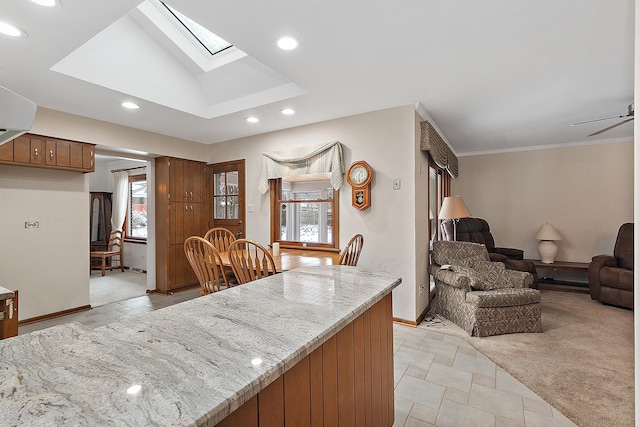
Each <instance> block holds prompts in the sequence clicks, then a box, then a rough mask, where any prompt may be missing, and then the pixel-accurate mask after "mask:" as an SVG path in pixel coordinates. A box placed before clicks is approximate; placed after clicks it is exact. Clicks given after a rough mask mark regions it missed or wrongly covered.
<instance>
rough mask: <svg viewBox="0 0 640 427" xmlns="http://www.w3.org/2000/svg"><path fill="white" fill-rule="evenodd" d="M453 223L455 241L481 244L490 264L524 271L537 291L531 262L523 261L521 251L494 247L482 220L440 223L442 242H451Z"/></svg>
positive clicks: (535, 274)
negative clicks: (501, 264) (487, 253)
mask: <svg viewBox="0 0 640 427" xmlns="http://www.w3.org/2000/svg"><path fill="white" fill-rule="evenodd" d="M453 221H457V222H456V240H457V241H459V242H472V243H482V244H483V245H485V246H486V248H487V251H488V252H489V257H490V259H491V261H492V262H502V263H503V264H504V265H505V266H506V267H507V268H508V269H509V270H516V271H526V272H527V273H531V275H532V276H533V283H532V284H531V286H530V287H531V288H534V289H538V273H537V272H536V267H535V266H534V265H533V263H532V262H531V261H527V260H525V259H524V251H523V250H522V249H514V248H502V247H496V242H495V240H494V239H493V235H492V234H491V230H490V229H489V223H488V222H487V221H486V220H484V219H482V218H471V217H469V218H460V219H458V220H445V221H443V222H442V233H443V238H444V240H453Z"/></svg>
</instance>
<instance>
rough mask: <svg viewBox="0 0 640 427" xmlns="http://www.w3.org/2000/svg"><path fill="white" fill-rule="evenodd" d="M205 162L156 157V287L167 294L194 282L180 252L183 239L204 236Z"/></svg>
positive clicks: (205, 219) (206, 222) (195, 279)
mask: <svg viewBox="0 0 640 427" xmlns="http://www.w3.org/2000/svg"><path fill="white" fill-rule="evenodd" d="M206 200H207V165H206V163H203V162H196V161H192V160H184V159H177V158H173V157H160V158H157V159H156V271H157V276H156V289H157V290H158V291H159V292H162V293H165V294H166V293H170V292H172V291H174V290H176V289H180V288H184V287H187V286H191V285H194V284H197V283H198V279H197V278H196V276H195V274H194V272H193V270H192V269H191V266H190V265H189V262H188V261H187V258H186V257H185V255H184V247H183V245H184V241H185V240H186V238H187V237H190V236H204V234H205V233H206V232H207V229H208V221H207V203H206Z"/></svg>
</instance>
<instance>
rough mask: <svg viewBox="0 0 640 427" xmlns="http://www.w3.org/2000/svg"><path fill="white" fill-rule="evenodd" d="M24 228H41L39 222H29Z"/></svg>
mask: <svg viewBox="0 0 640 427" xmlns="http://www.w3.org/2000/svg"><path fill="white" fill-rule="evenodd" d="M24 228H40V223H39V222H38V221H27V222H25V223H24Z"/></svg>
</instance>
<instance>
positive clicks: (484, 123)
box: [0, 0, 634, 154]
mask: <svg viewBox="0 0 640 427" xmlns="http://www.w3.org/2000/svg"><path fill="white" fill-rule="evenodd" d="M61 1H62V7H56V8H45V7H42V6H38V5H36V4H34V3H31V2H30V1H28V0H2V3H3V5H2V8H1V9H0V21H6V22H11V23H13V24H15V25H17V26H19V27H21V28H22V29H23V30H25V31H26V32H27V33H28V37H26V38H20V39H13V38H9V37H6V36H2V35H0V55H1V56H2V59H1V61H0V86H5V87H7V88H9V89H11V90H13V91H14V92H16V93H18V94H20V95H22V96H24V97H26V98H28V99H31V100H32V101H34V102H35V103H36V104H37V105H38V106H40V107H46V108H50V109H55V110H60V111H64V112H68V113H72V114H77V115H81V116H86V117H91V118H95V119H99V120H104V121H107V122H113V123H117V124H121V125H124V126H130V127H133V128H139V129H144V130H148V131H152V132H157V133H161V134H166V135H171V136H175V137H179V138H184V139H188V140H193V141H199V142H202V143H207V144H209V143H215V142H220V141H226V140H229V139H234V138H239V137H244V136H249V135H255V134H259V133H264V132H269V131H274V130H279V129H284V128H289V127H293V126H299V125H304V124H308V123H314V122H318V121H323V120H328V119H333V118H338V117H344V116H349V115H353V114H358V113H364V112H368V111H374V110H379V109H384V108H389V107H395V106H400V105H407V104H416V103H419V104H420V105H421V107H423V108H424V110H425V111H426V112H427V114H428V115H429V116H430V117H431V118H432V119H433V121H434V122H435V124H436V125H437V126H438V128H439V129H440V130H441V131H442V132H443V133H444V135H445V137H446V139H447V140H448V141H449V142H450V143H451V145H452V146H453V148H454V150H455V151H456V152H458V153H459V154H465V153H477V152H487V151H499V150H512V149H520V148H523V147H532V146H541V145H557V144H569V143H581V142H585V141H591V140H594V141H598V140H602V139H606V140H614V141H615V140H618V139H622V138H625V139H628V138H629V137H631V136H632V135H633V125H632V123H627V124H624V125H622V126H619V127H617V128H615V129H613V130H611V131H609V132H605V133H604V134H601V135H598V136H594V137H587V135H588V134H590V133H592V132H595V131H597V130H599V129H601V128H604V127H606V126H608V125H611V124H614V123H616V121H615V120H607V121H601V122H596V123H591V124H585V125H580V126H570V125H571V124H572V123H575V122H580V121H584V120H590V119H596V118H600V117H610V116H614V115H624V114H626V112H627V105H628V104H630V103H631V102H633V64H634V48H633V40H634V1H633V0H616V1H611V0H563V1H557V0H541V1H531V0H485V1H477V0H457V1H441V0H404V1H402V2H395V3H393V2H389V1H382V0H368V1H363V0H351V1H337V0H324V1H322V2H303V1H297V2H294V1H285V0H271V1H268V2H267V1H252V2H241V1H237V0H235V1H231V0H218V1H216V2H211V1H205V0H169V1H168V3H169V4H171V5H172V6H173V7H175V8H177V9H178V10H180V11H181V12H183V13H184V14H186V15H187V16H190V17H191V18H193V19H194V20H196V21H198V23H200V24H201V25H203V26H205V27H207V28H208V29H210V30H211V31H213V32H215V33H216V34H218V35H219V36H221V37H222V38H224V39H225V40H227V41H229V42H231V43H233V44H234V46H236V47H237V48H238V49H240V50H241V51H242V52H245V53H246V54H247V55H248V56H246V57H244V58H241V59H239V60H237V61H235V62H232V63H231V64H230V65H228V66H222V67H219V68H216V69H214V70H213V71H209V72H204V71H202V69H200V68H198V67H197V66H195V65H194V64H193V63H191V62H189V61H187V60H186V59H185V58H186V57H185V55H184V54H183V53H182V52H181V51H180V50H179V49H177V48H176V46H175V45H174V44H172V43H171V42H168V41H167V40H163V38H162V36H161V34H160V32H159V31H158V30H157V28H156V27H154V26H153V25H150V21H149V20H148V19H147V18H146V17H145V16H144V14H142V13H141V12H140V11H139V10H136V7H137V6H138V5H139V4H140V3H141V2H140V1H139V0H109V1H97V0H61ZM103 30H105V32H103ZM283 34H288V35H293V36H295V37H297V38H298V39H299V40H300V46H299V48H298V49H296V50H294V51H282V50H280V49H278V48H277V47H276V45H275V39H276V38H277V37H278V36H280V35H283ZM53 69H55V70H57V71H54V70H53ZM125 100H133V101H135V102H137V103H138V104H140V106H141V108H140V109H139V110H136V111H128V110H124V109H122V108H121V107H120V103H121V102H122V101H125ZM284 107H291V108H293V109H295V110H296V112H297V113H296V114H295V115H293V116H283V115H282V114H281V113H280V110H281V109H282V108H284ZM0 114H1V112H0ZM250 115H252V116H256V117H258V118H259V119H260V122H259V123H256V124H249V123H247V122H246V121H245V118H246V117H248V116H250Z"/></svg>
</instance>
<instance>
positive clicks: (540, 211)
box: [452, 141, 634, 262]
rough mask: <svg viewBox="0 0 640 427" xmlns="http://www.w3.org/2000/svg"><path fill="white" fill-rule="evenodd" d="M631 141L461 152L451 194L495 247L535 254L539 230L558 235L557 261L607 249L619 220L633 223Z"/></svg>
mask: <svg viewBox="0 0 640 427" xmlns="http://www.w3.org/2000/svg"><path fill="white" fill-rule="evenodd" d="M633 154H634V153H633V142H631V141H629V142H624V143H612V144H599V145H583V146H575V147H565V148H551V149H544V150H535V151H521V152H512V153H501V154H485V155H476V156H468V157H460V159H459V160H460V177H459V178H457V179H454V180H453V182H452V194H454V195H456V194H459V195H461V196H462V197H463V199H464V201H465V204H466V205H467V207H468V208H469V210H470V211H471V213H472V215H473V216H475V217H480V218H484V219H486V220H487V221H488V222H489V225H490V226H491V231H492V233H493V236H494V238H495V240H496V245H497V246H504V247H514V248H521V249H524V251H525V257H526V258H539V255H538V250H537V246H538V241H537V240H535V239H534V238H533V236H534V235H535V233H536V231H537V230H538V228H539V227H540V226H541V225H542V224H544V223H545V222H548V223H550V224H552V225H553V226H554V228H556V229H557V230H558V232H559V233H560V235H561V236H562V237H563V240H562V241H559V242H557V244H558V248H559V250H558V255H557V257H556V259H557V260H559V261H576V262H589V261H590V260H591V257H592V256H594V255H597V254H601V253H612V251H613V244H614V243H615V238H616V235H617V232H618V228H619V227H620V225H621V224H622V223H625V222H633V190H634V187H633Z"/></svg>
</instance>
